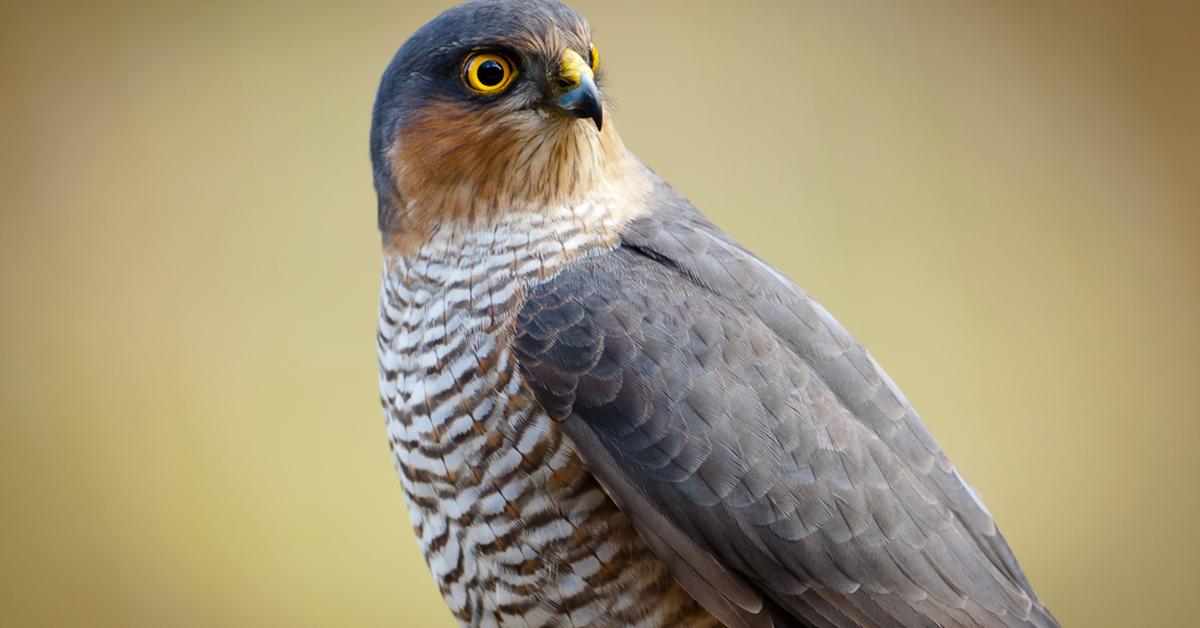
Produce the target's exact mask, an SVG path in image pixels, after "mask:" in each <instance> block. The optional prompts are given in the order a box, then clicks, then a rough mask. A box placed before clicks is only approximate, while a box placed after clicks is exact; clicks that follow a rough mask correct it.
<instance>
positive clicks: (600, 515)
mask: <svg viewBox="0 0 1200 628" xmlns="http://www.w3.org/2000/svg"><path fill="white" fill-rule="evenodd" d="M590 49H591V37H590V31H589V29H588V27H587V24H586V23H585V22H584V21H583V20H582V18H580V17H579V16H578V14H576V13H575V12H574V11H572V10H570V9H568V8H566V7H565V6H563V5H562V4H559V3H558V2H554V1H550V0H534V1H530V2H517V1H514V0H484V1H481V2H474V3H469V4H466V5H461V6H459V7H456V8H454V9H452V10H451V11H448V12H447V13H445V14H443V15H442V16H441V17H439V18H438V19H437V20H434V21H433V22H431V23H430V24H429V25H427V26H425V27H424V28H422V29H421V30H420V31H419V32H418V33H417V34H415V35H414V36H413V37H412V38H411V39H410V40H409V41H408V42H407V43H406V44H405V45H404V47H402V48H401V50H400V52H399V53H398V54H397V55H396V58H395V59H394V60H393V62H392V64H391V66H390V67H389V69H388V71H387V73H385V75H384V79H383V84H382V86H381V89H380V95H379V99H378V101H377V105H376V112H375V118H374V124H373V129H372V157H373V160H374V164H375V182H376V187H377V189H378V192H379V198H380V207H379V208H380V226H381V228H382V230H383V233H384V250H385V261H384V279H383V289H382V306H381V310H380V325H379V336H378V349H379V359H380V366H381V376H380V389H381V394H382V401H383V405H384V410H385V414H386V417H387V424H388V435H389V437H390V441H391V447H392V452H393V455H394V458H395V461H396V465H397V467H398V469H399V471H400V474H401V477H402V479H403V483H404V489H405V495H406V498H407V503H408V508H409V512H410V515H411V517H412V523H413V527H414V529H415V531H416V533H417V536H418V538H419V541H420V544H421V548H422V551H423V552H424V554H425V556H426V560H427V561H428V563H429V568H430V570H431V571H432V573H433V575H434V578H435V580H436V581H437V583H438V585H439V587H440V589H441V591H442V594H443V596H444V598H445V600H446V602H447V604H448V605H449V606H450V609H451V611H452V612H453V613H454V614H455V616H456V617H458V619H459V620H460V621H462V622H463V623H464V624H469V625H481V626H490V625H516V626H525V625H528V626H558V625H563V626H572V625H573V626H593V625H618V626H623V625H642V626H671V625H679V626H704V625H718V624H720V623H724V624H727V625H733V626H770V625H780V626H787V625H798V626H838V627H841V626H1053V625H1056V624H1055V623H1054V620H1053V618H1052V617H1051V616H1050V614H1049V612H1048V611H1047V610H1046V609H1045V607H1044V606H1043V605H1042V604H1041V602H1039V601H1038V599H1037V597H1036V596H1035V595H1034V593H1033V591H1032V589H1031V588H1030V586H1029V583H1028V581H1027V580H1026V579H1025V577H1024V575H1023V574H1022V573H1021V571H1020V568H1019V567H1018V566H1017V564H1016V561H1015V559H1014V558H1013V557H1012V554H1011V552H1010V551H1009V549H1008V547H1007V545H1006V544H1005V543H1004V540H1003V538H1002V537H1001V536H1000V534H999V533H998V531H997V530H996V528H995V524H994V523H993V520H992V517H991V515H990V513H989V512H988V511H987V510H986V508H985V507H984V506H983V504H982V502H981V501H980V500H979V498H978V496H977V495H976V494H975V493H974V492H973V491H972V490H971V489H970V487H969V486H968V485H967V484H966V483H965V481H964V480H963V479H962V477H961V476H960V475H959V474H958V472H957V471H955V469H954V467H953V466H952V465H951V464H950V463H949V462H948V461H947V460H946V458H945V456H944V455H943V454H942V453H941V451H940V449H938V447H937V445H936V443H935V442H934V441H933V439H932V437H931V436H930V435H929V433H928V431H926V429H925V428H924V426H923V425H922V424H921V422H920V419H919V418H918V417H917V415H916V414H915V413H914V412H913V410H912V408H911V406H910V405H909V404H908V402H907V400H905V399H904V397H903V396H902V395H901V394H900V392H899V390H898V389H897V388H896V387H895V385H894V384H892V383H891V381H890V380H888V379H887V377H886V375H884V373H883V371H882V370H881V369H880V368H879V367H878V365H877V364H876V363H875V362H874V360H872V359H871V358H870V356H869V355H868V354H867V353H866V351H865V350H864V349H863V348H862V347H861V346H860V345H859V344H858V343H857V342H856V341H854V339H853V338H852V337H850V335H849V334H848V333H847V332H846V331H845V330H844V329H843V328H842V327H841V326H840V325H838V323H837V322H836V321H835V320H834V319H833V318H832V317H831V316H830V315H829V314H828V313H827V312H826V311H825V310H824V309H822V308H821V307H820V306H819V305H817V304H816V303H815V302H814V301H812V300H811V299H810V298H809V297H808V296H807V295H806V294H804V293H803V291H801V290H800V289H799V288H797V287H796V286H795V285H794V284H792V283H791V282H790V281H788V280H787V279H786V278H784V277H783V276H782V275H780V274H779V273H778V272H777V271H775V270H774V269H772V268H771V267H770V266H768V265H767V264H766V263H764V262H762V261H761V260H759V259H758V258H757V257H755V256H753V255H752V254H750V253H749V252H747V251H746V250H744V249H743V248H741V247H740V246H739V245H737V244H736V243H734V242H733V241H732V240H730V239H729V238H728V236H726V235H724V234H723V233H721V232H720V231H719V230H717V229H716V228H715V227H714V226H712V225H711V224H710V223H708V222H707V221H706V220H705V219H704V218H703V217H702V216H701V215H700V214H699V213H698V212H696V210H695V209H694V208H692V207H691V206H690V205H689V204H688V203H687V202H686V201H685V200H683V199H682V198H681V197H680V196H678V195H677V194H676V193H675V192H674V191H673V190H671V188H670V187H669V186H668V185H667V184H666V183H664V182H663V181H662V180H661V179H659V178H658V177H657V176H655V175H654V174H653V173H652V172H650V171H649V169H647V168H646V167H645V166H643V165H642V164H641V163H640V162H639V161H638V160H637V159H636V158H635V157H633V156H632V155H631V154H629V153H628V151H627V150H626V149H625V147H624V145H623V144H622V143H621V141H620V139H619V137H618V136H617V135H616V132H615V130H614V128H613V126H612V125H611V123H605V124H604V125H603V127H602V126H601V121H602V116H603V114H604V112H603V111H601V110H598V109H596V110H589V107H590V106H591V105H596V106H598V103H599V99H598V88H596V87H594V85H592V81H591V72H590V71H587V70H584V71H583V73H584V74H586V75H587V78H586V79H580V78H578V77H576V78H574V79H573V80H564V77H563V74H566V73H568V72H567V71H566V69H565V68H566V65H564V64H568V63H571V62H572V60H578V59H580V58H586V56H585V54H586V53H588V52H589V51H590ZM481 50H486V51H494V52H497V53H499V54H503V55H505V56H506V57H507V58H508V59H510V60H511V61H512V63H513V64H514V66H516V67H517V68H518V70H519V76H518V78H517V80H515V81H514V82H513V84H512V86H511V87H509V88H508V89H507V91H505V92H504V93H503V94H496V95H487V96H482V95H481V94H478V93H473V92H472V91H471V90H470V88H469V87H468V86H467V85H466V84H465V83H464V82H463V80H462V74H461V73H462V71H463V70H462V68H463V60H464V59H465V58H467V57H468V56H469V55H472V54H478V53H479V51H481ZM569 51H570V52H569ZM579 90H586V91H588V94H585V95H589V96H595V97H596V98H595V99H594V100H587V99H584V100H583V101H582V102H584V103H585V104H584V105H577V104H576V103H577V102H581V101H579V100H578V99H571V98H568V96H566V95H564V93H566V92H574V93H578V91H579ZM564 103H570V105H569V106H568V105H564ZM578 118H592V120H584V119H578ZM593 122H594V124H593Z"/></svg>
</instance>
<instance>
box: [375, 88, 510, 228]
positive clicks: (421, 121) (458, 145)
mask: <svg viewBox="0 0 1200 628" xmlns="http://www.w3.org/2000/svg"><path fill="white" fill-rule="evenodd" d="M508 115H510V114H507V112H500V111H487V110H479V109H475V108H470V107H464V106H462V105H457V104H453V103H437V104H435V105H431V106H429V107H427V108H426V109H425V110H423V111H421V112H419V113H418V114H416V115H415V116H414V117H413V118H412V119H411V120H410V121H409V123H408V124H406V130H405V131H404V132H402V133H401V134H400V135H399V136H398V137H397V138H396V142H395V144H394V145H393V146H392V150H391V153H392V155H391V156H392V169H393V174H394V176H395V178H396V182H397V184H398V187H399V189H400V191H401V193H402V194H403V196H404V197H405V198H406V200H407V201H408V202H409V204H411V205H418V206H419V205H422V204H428V203H431V202H434V201H435V200H436V199H439V198H440V197H443V196H445V195H446V194H447V193H449V191H450V190H462V189H464V188H471V189H472V190H473V192H474V194H476V195H477V196H479V197H481V198H485V199H486V198H493V197H494V196H495V195H496V193H497V192H498V186H500V184H502V183H503V177H504V174H505V172H504V171H505V166H506V164H507V163H508V162H509V161H510V160H511V157H512V153H513V152H515V150H516V147H517V146H518V144H519V143H520V142H522V141H525V140H527V138H522V137H519V136H518V135H517V133H516V132H515V131H514V129H512V128H511V126H512V125H511V123H507V122H506V120H505V117H507V116H508Z"/></svg>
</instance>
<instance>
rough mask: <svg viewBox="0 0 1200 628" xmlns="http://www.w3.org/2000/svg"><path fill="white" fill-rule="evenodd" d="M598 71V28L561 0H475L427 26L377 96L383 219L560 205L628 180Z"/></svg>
mask: <svg viewBox="0 0 1200 628" xmlns="http://www.w3.org/2000/svg"><path fill="white" fill-rule="evenodd" d="M600 74H601V64H600V53H599V51H598V50H597V48H596V45H595V43H594V42H593V41H592V34H591V28H590V26H589V25H588V23H587V22H586V21H585V20H584V19H583V17H582V16H580V15H579V14H578V13H576V12H575V11H574V10H573V9H571V8H569V7H567V6H566V5H564V4H562V3H561V2H558V1H557V0H475V1H474V2H468V3H466V4H461V5H459V6H456V7H454V8H452V9H450V10H448V11H446V12H445V13H443V14H442V15H440V16H438V17H437V18H436V19H434V20H433V21H431V22H429V23H428V24H426V25H425V26H424V27H422V28H421V29H420V30H418V31H417V32H416V33H415V34H413V35H412V37H410V38H409V39H408V41H407V42H405V43H404V45H403V46H402V47H401V48H400V50H399V52H397V53H396V56H395V57H394V58H393V59H392V62H391V64H390V65H389V66H388V68H387V70H386V71H385V72H384V75H383V80H382V83H381V85H380V88H379V95H378V97H377V99H376V102H375V112H374V116H373V119H372V128H371V156H372V160H373V164H374V170H375V187H376V191H377V192H378V195H379V224H380V228H381V229H382V230H383V231H384V233H385V234H388V233H395V232H397V231H398V230H405V229H413V228H420V227H424V226H428V225H430V224H436V223H440V222H444V221H447V220H468V221H469V220H482V219H487V217H488V216H493V215H496V214H497V213H501V212H512V211H525V210H529V209H534V210H536V209H538V208H547V207H554V206H561V205H563V204H566V203H570V202H573V201H578V200H580V199H583V198H585V197H586V196H587V195H589V194H591V193H593V192H594V191H595V188H596V187H597V186H600V185H603V184H605V182H606V181H609V180H611V179H613V178H619V176H620V173H621V171H622V169H624V168H626V167H627V165H628V162H629V158H628V156H627V153H626V151H625V149H624V147H623V146H622V144H621V141H620V139H619V138H618V137H617V135H616V133H615V131H614V130H613V128H612V124H611V122H610V121H609V120H608V118H607V116H606V111H605V104H604V96H603V91H602V89H601V87H600Z"/></svg>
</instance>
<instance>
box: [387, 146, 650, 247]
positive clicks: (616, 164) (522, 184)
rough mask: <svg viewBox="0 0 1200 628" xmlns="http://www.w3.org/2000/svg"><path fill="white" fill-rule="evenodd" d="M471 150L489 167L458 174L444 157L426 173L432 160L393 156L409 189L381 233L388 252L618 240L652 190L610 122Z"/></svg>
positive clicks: (402, 186) (399, 177)
mask: <svg viewBox="0 0 1200 628" xmlns="http://www.w3.org/2000/svg"><path fill="white" fill-rule="evenodd" d="M510 140H511V137H510ZM406 151H415V149H414V148H413V147H412V146H411V145H410V146H409V147H406ZM419 152H422V153H427V151H419ZM472 153H473V154H474V157H472V159H473V160H475V162H473V163H478V162H479V160H483V161H485V162H487V163H486V164H485V167H478V168H470V169H467V170H461V171H460V170H459V167H458V166H456V165H453V163H454V160H452V159H442V160H441V161H442V164H443V165H442V169H441V170H437V169H436V168H435V169H433V170H430V169H428V168H427V166H428V165H429V163H428V162H421V163H414V162H413V161H412V160H411V159H404V158H403V157H401V158H399V159H397V162H398V163H399V165H398V166H397V167H396V168H395V170H396V178H397V181H398V182H399V183H400V186H399V187H400V189H401V190H403V193H402V194H400V195H398V198H396V199H395V200H394V202H395V203H396V204H397V206H396V207H394V208H393V211H392V216H393V219H392V220H390V221H389V222H388V224H387V225H386V226H385V228H384V232H383V238H384V249H385V252H386V253H387V254H388V256H389V257H397V256H398V257H407V258H414V257H415V256H417V255H420V254H421V253H422V249H424V248H428V247H430V246H432V245H433V243H434V242H435V241H436V242H440V243H441V245H450V246H458V245H459V244H462V245H466V244H467V243H470V242H480V241H491V240H493V239H494V237H495V234H503V233H513V234H515V236H517V237H521V236H522V234H523V233H524V234H525V235H530V234H533V233H544V234H546V235H552V236H554V237H559V238H561V237H564V236H566V237H570V234H574V233H578V232H582V233H588V234H591V235H592V236H595V237H596V238H597V239H598V240H597V241H598V243H600V244H605V243H607V244H612V243H615V241H616V238H617V234H618V232H619V229H620V227H622V226H623V225H624V224H625V223H627V222H628V221H629V220H631V219H632V218H633V217H635V216H636V215H638V214H640V213H642V212H643V211H645V206H646V198H647V196H648V194H649V191H650V190H651V188H652V187H653V183H652V176H653V175H652V174H651V173H650V172H649V170H648V169H647V168H646V167H645V166H644V165H642V164H641V163H640V162H639V161H638V160H637V159H636V158H635V157H633V156H632V155H631V154H630V153H629V152H628V150H627V149H626V148H625V146H624V144H623V143H621V140H620V137H619V136H618V135H617V134H616V131H615V130H613V129H612V127H611V125H610V126H606V128H605V129H604V131H603V132H602V133H601V132H597V131H596V130H595V129H594V128H588V127H584V126H583V125H582V124H581V123H579V124H575V125H572V126H567V125H564V126H563V127H562V129H560V130H558V131H557V132H555V133H552V134H549V135H547V136H546V137H545V138H544V141H536V142H535V141H532V140H522V141H519V142H517V143H515V144H513V145H508V146H496V145H483V146H475V147H473V148H472ZM444 154H445V153H443V155H444ZM480 155H482V156H483V157H480ZM447 164H450V165H447ZM418 170H419V171H420V172H417V171H418ZM426 253H428V251H426Z"/></svg>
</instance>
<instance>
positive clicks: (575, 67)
mask: <svg viewBox="0 0 1200 628" xmlns="http://www.w3.org/2000/svg"><path fill="white" fill-rule="evenodd" d="M560 74H561V76H562V79H563V80H564V81H566V82H567V83H569V84H570V85H572V86H576V85H579V84H580V83H582V82H583V78H584V77H585V76H586V77H587V78H595V76H596V75H595V73H594V72H592V68H591V66H589V65H588V62H587V61H584V60H583V57H581V56H579V53H578V52H575V51H574V50H571V49H567V51H566V52H564V53H563V58H562V67H561V69H560Z"/></svg>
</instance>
